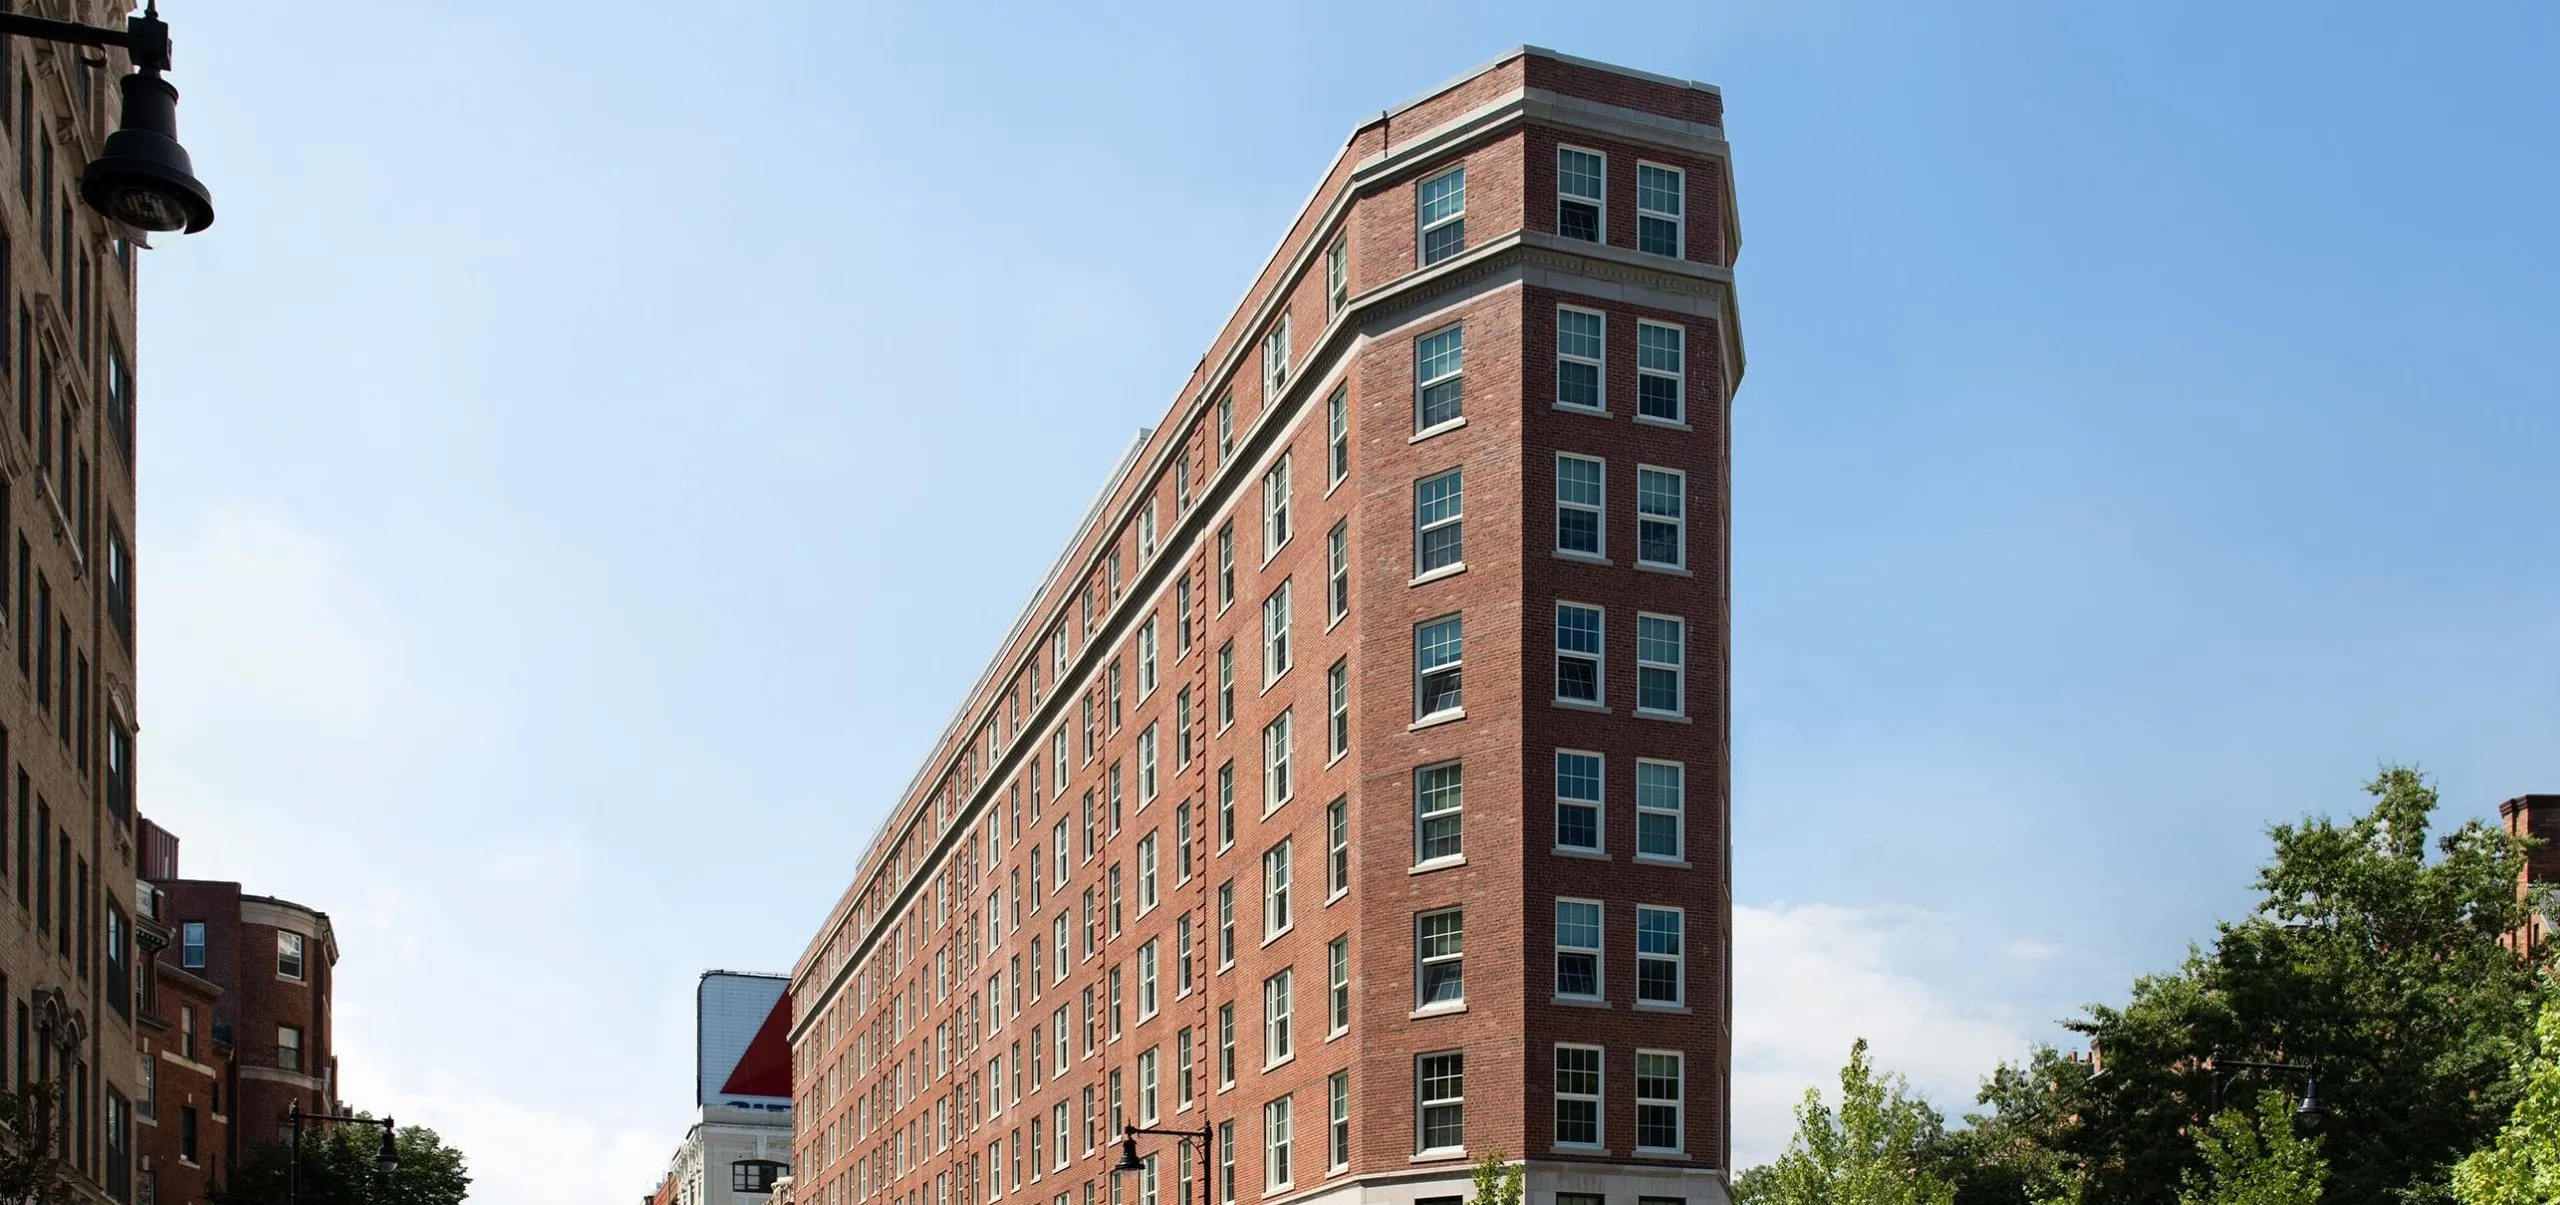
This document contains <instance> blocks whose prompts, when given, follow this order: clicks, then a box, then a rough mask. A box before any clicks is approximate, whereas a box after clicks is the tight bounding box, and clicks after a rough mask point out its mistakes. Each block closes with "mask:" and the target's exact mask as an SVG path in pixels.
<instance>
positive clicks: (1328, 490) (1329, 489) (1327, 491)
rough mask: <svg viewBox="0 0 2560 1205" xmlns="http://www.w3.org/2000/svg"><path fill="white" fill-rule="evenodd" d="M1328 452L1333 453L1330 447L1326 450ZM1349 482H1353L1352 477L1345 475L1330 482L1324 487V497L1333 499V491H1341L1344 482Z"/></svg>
mask: <svg viewBox="0 0 2560 1205" xmlns="http://www.w3.org/2000/svg"><path fill="white" fill-rule="evenodd" d="M1326 451H1327V452H1328V453H1329V452H1331V451H1332V449H1331V448H1330V447H1328V448H1327V449H1326ZM1349 480H1351V478H1350V476H1349V475H1348V474H1345V475H1343V476H1340V477H1336V478H1334V479H1333V480H1332V481H1330V482H1327V483H1326V484H1325V487H1324V496H1325V497H1327V498H1331V497H1333V491H1335V490H1338V489H1341V488H1342V483H1343V482H1345V481H1349Z"/></svg>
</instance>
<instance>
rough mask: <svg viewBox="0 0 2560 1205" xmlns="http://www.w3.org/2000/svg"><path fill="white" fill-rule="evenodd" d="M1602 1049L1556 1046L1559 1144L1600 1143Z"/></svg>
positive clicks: (1557, 1133) (1561, 1044)
mask: <svg viewBox="0 0 2560 1205" xmlns="http://www.w3.org/2000/svg"><path fill="white" fill-rule="evenodd" d="M1600 1099H1601V1097H1600V1048H1599V1047H1597V1046H1568V1045H1565V1044H1563V1043H1557V1045H1556V1145H1557V1146H1595V1147H1596V1146H1598V1145H1600Z"/></svg>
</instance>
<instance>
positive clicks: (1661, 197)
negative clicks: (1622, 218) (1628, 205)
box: [1636, 161, 1687, 259]
mask: <svg viewBox="0 0 2560 1205" xmlns="http://www.w3.org/2000/svg"><path fill="white" fill-rule="evenodd" d="M1686 179H1687V177H1686V175H1685V173H1683V172H1682V171H1681V170H1680V169H1679V168H1676V167H1664V166H1662V165H1661V164H1658V163H1645V162H1642V161H1638V162H1637V164H1636V250H1638V251H1642V252H1645V253H1646V254H1648V255H1668V256H1671V257H1673V258H1675V259H1676V258H1678V257H1679V256H1680V254H1681V250H1682V244H1683V239H1682V238H1681V233H1682V231H1681V224H1682V218H1681V210H1682V205H1681V198H1682V194H1683V193H1684V191H1685V188H1684V184H1685V182H1686Z"/></svg>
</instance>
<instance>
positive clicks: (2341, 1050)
mask: <svg viewBox="0 0 2560 1205" xmlns="http://www.w3.org/2000/svg"><path fill="white" fill-rule="evenodd" d="M2365 789H2366V791H2367V792H2368V793H2369V794H2370V795H2371V796H2372V798H2373V805H2372V807H2371V809H2370V810H2369V811H2367V812H2366V813H2365V814H2364V815H2362V816H2360V817H2357V818H2356V819H2354V820H2352V821H2350V822H2347V823H2344V824H2340V823H2336V822H2333V821H2331V820H2328V819H2325V818H2321V819H2311V820H2306V821H2304V822H2302V823H2301V824H2298V825H2296V824H2287V825H2278V826H2276V827H2275V828H2274V829H2272V830H2271V831H2270V833H2269V836H2270V837H2271V839H2272V842H2273V845H2274V857H2273V860H2272V861H2270V862H2269V863H2268V864H2267V865H2266V866H2264V867H2263V868H2261V869H2260V871H2259V873H2258V883H2257V886H2258V890H2259V895H2260V899H2259V904H2258V908H2257V910H2256V911H2255V913H2254V914H2253V915H2251V916H2250V917H2248V918H2247V919H2245V920H2241V921H2238V922H2233V923H2226V924H2223V925H2220V926H2218V931H2217V933H2216V936H2215V939H2214V942H2213V946H2212V948H2211V949H2210V950H2204V949H2191V950H2190V951H2189V952H2188V957H2187V959H2186V962H2185V964H2184V965H2183V966H2181V967H2180V968H2179V969H2178V970H2176V971H2175V972H2172V973H2169V974H2163V975H2151V976H2145V977H2143V978H2141V979H2138V980H2137V981H2135V984H2134V989H2133V995H2132V998H2131V999H2130V1000H2129V1001H2127V1002H2126V1003H2125V1004H2124V1005H2122V1006H2121V1007H2110V1006H2094V1005H2093V1006H2091V1007H2090V1009H2089V1010H2088V1012H2087V1014H2086V1015H2085V1016H2083V1017H2082V1018H2080V1019H2079V1020H2076V1021H2073V1022H2070V1023H2069V1027H2070V1028H2071V1029H2074V1030H2076V1031H2078V1032H2079V1033H2081V1034H2084V1035H2086V1036H2087V1037H2088V1039H2089V1041H2090V1044H2091V1046H2092V1047H2093V1048H2094V1049H2096V1050H2098V1051H2100V1052H2102V1053H2103V1055H2104V1071H2103V1072H2102V1073H2099V1074H2094V1075H2080V1076H2055V1077H2051V1079H2050V1084H2051V1086H2050V1087H2049V1088H2046V1087H2038V1086H2037V1085H2039V1084H2043V1083H2046V1082H2048V1081H2047V1080H2046V1079H2045V1078H2042V1077H2040V1076H2039V1075H2038V1074H2037V1071H2038V1068H2037V1067H2036V1066H2030V1067H2029V1068H2028V1069H2027V1075H2026V1081H2027V1082H2025V1083H2023V1084H2016V1083H2012V1084H2009V1085H2008V1086H2005V1087H2004V1086H2003V1080H2002V1078H2001V1077H2000V1076H1997V1075H1995V1076H1994V1077H1993V1081H1992V1083H1991V1084H1989V1085H1986V1087H1985V1089H1984V1095H1983V1103H1985V1104H1988V1105H1993V1106H1994V1113H1993V1115H1992V1116H1993V1117H1994V1118H1996V1119H1997V1124H1998V1125H2000V1126H2003V1127H2007V1132H2005V1133H2004V1134H2003V1135H2002V1137H2001V1141H2000V1142H1999V1143H1996V1144H1990V1145H1989V1149H1991V1150H1993V1151H1994V1152H1995V1153H1998V1152H2005V1154H2003V1156H2002V1157H2003V1159H2004V1160H2005V1161H2006V1164H2007V1165H2010V1166H2018V1165H2032V1164H2034V1163H2035V1161H2036V1158H2038V1157H2040V1156H2039V1155H2036V1154H2033V1152H2042V1153H2049V1154H2050V1155H2051V1156H2053V1162H2054V1163H2055V1164H2056V1165H2058V1166H2060V1167H2061V1168H2062V1169H2064V1170H2065V1171H2067V1172H2068V1173H2069V1174H2070V1175H2071V1176H2073V1177H2076V1180H2077V1182H2078V1183H2080V1184H2081V1185H2083V1186H2084V1187H2085V1196H2084V1198H2083V1199H2084V1201H2085V1203H2086V1205H2155V1203H2156V1202H2157V1201H2158V1200H2159V1197H2160V1193H2161V1192H2162V1190H2163V1187H2164V1186H2167V1185H2172V1184H2178V1183H2182V1182H2184V1181H2185V1180H2186V1178H2187V1176H2188V1174H2189V1173H2190V1172H2195V1171H2200V1170H2202V1169H2203V1168H2204V1164H2203V1162H2202V1154H2201V1152H2200V1151H2199V1148H2198V1147H2197V1145H2196V1144H2195V1142H2194V1141H2193V1140H2192V1135H2193V1134H2194V1133H2195V1132H2196V1130H2197V1129H2198V1128H2199V1127H2200V1126H2202V1125H2203V1124H2205V1120H2206V1119H2205V1114H2206V1112H2207V1111H2208V1110H2207V1103H2208V1102H2209V1100H2210V1096H2211V1091H2212V1079H2211V1076H2212V1073H2211V1072H2210V1071H2209V1070H2207V1069H2206V1060H2207V1059H2208V1058H2209V1057H2211V1056H2212V1055H2213V1054H2214V1053H2215V1052H2217V1051H2219V1052H2221V1053H2223V1054H2225V1055H2227V1056H2228V1057H2231V1058H2234V1059H2254V1060H2259V1061H2300V1060H2301V1059H2304V1058H2309V1057H2317V1058H2318V1059H2319V1060H2320V1061H2321V1068H2322V1070H2321V1083H2320V1087H2321V1095H2322V1097H2323V1100H2324V1102H2325V1103H2326V1104H2327V1106H2328V1108H2329V1116H2328V1118H2327V1120H2326V1122H2325V1123H2324V1124H2325V1127H2326V1130H2325V1133H2326V1135H2327V1138H2326V1142H2327V1148H2326V1149H2327V1150H2328V1152H2329V1156H2328V1158H2329V1163H2328V1182H2327V1183H2328V1187H2327V1196H2326V1197H2324V1198H2323V1200H2324V1201H2326V1202H2328V1203H2329V1205H2421V1203H2427V1202H2449V1201H2451V1200H2452V1199H2453V1198H2452V1196H2451V1192H2452V1186H2451V1176H2450V1171H2451V1168H2452V1165H2453V1163H2454V1162H2455V1161H2456V1160H2457V1159H2459V1158H2461V1157H2462V1156H2464V1155H2465V1154H2468V1153H2469V1152H2471V1151H2474V1150H2476V1149H2478V1148H2480V1147H2481V1146H2483V1145H2485V1144H2486V1143H2487V1142H2488V1141H2489V1140H2490V1138H2491V1136H2493V1135H2494V1134H2496V1133H2497V1131H2498V1128H2499V1126H2500V1125H2501V1124H2502V1123H2503V1122H2504V1120H2505V1118H2506V1116H2507V1114H2508V1112H2509V1110H2510V1108H2511V1107H2512V1106H2513V1105H2514V1104H2515V1102H2516V1099H2517V1091H2518V1084H2519V1081H2518V1078H2517V1076H2516V1075H2515V1073H2514V1068H2515V1067H2516V1065H2517V1064H2518V1062H2519V1059H2520V1058H2521V1057H2522V1055H2523V1053H2524V1051H2525V1049H2526V1047H2527V1044H2528V1043H2529V1041H2530V1036H2531V1032H2532V1025H2533V1018H2534V1007H2535V1000H2536V991H2537V989H2536V984H2535V978H2534V972H2533V969H2532V967H2531V966H2529V965H2528V964H2527V963H2526V962H2525V961H2524V960H2522V959H2519V958H2517V957H2516V956H2515V954H2514V953H2513V952H2512V951H2510V950H2509V949H2507V948H2506V947H2504V946H2503V945H2501V944H2500V938H2501V937H2503V936H2504V935H2506V934H2507V933H2509V932H2510V931H2512V930H2514V929H2515V928H2516V927H2517V926H2518V925H2519V924H2521V923H2522V922H2523V921H2524V920H2525V919H2526V917H2527V915H2528V914H2529V911H2530V909H2529V908H2528V906H2527V904H2526V903H2525V901H2523V900H2520V899H2519V898H2518V897H2517V893H2516V879H2517V876H2518V873H2519V872H2520V871H2521V869H2522V867H2523V856H2524V851H2523V844H2522V842H2520V841H2519V840H2518V839H2516V838H2514V837H2511V836H2509V835H2508V834H2506V833H2504V832H2502V831H2500V830H2499V829H2497V828H2495V827H2493V826H2491V825H2489V824H2487V823H2485V822H2483V821H2479V820H2473V821H2471V822H2468V823H2465V824H2463V825H2461V826H2460V827H2458V828H2456V829H2454V830H2453V831H2452V832H2450V833H2447V834H2445V835H2444V836H2443V837H2442V838H2441V839H2440V840H2437V841H2435V842H2433V843H2432V844H2433V848H2434V856H2433V857H2430V856H2429V846H2430V842H2429V840H2428V831H2429V826H2430V823H2431V821H2432V819H2433V817H2434V814H2435V811H2436V807H2437V799H2436V794H2435V791H2434V789H2433V788H2432V787H2430V786H2429V785H2428V784H2427V782H2426V780H2425V779H2424V778H2423V777H2422V776H2420V775H2419V774H2418V772H2417V771H2415V770H2412V769H2408V768H2405V767H2396V766H2395V767H2386V768H2385V769H2384V770H2383V771H2382V772H2381V773H2380V774H2379V775H2378V776H2377V777H2376V778H2375V779H2374V780H2373V781H2372V782H2370V783H2368V784H2366V788H2365ZM2004 1070H2013V1069H2004ZM2254 1086H2270V1087H2271V1086H2275V1085H2254ZM2013 1108H2014V1109H2016V1110H2018V1111H2017V1112H2015V1113H2012V1109H2013ZM1976 1128H1977V1129H1980V1128H1982V1126H1981V1125H1977V1126H1976ZM2033 1199H2034V1198H2033V1197H2031V1196H2027V1195H2023V1193H2019V1194H2017V1195H2010V1196H2006V1197H2000V1196H1993V1195H1985V1196H1980V1197H1975V1198H1972V1199H1970V1200H1968V1205H1975V1203H1976V1202H1977V1201H1978V1202H1980V1203H1981V1205H1990V1203H1991V1202H1994V1201H2002V1200H2005V1201H2010V1202H2025V1201H2030V1200H2033Z"/></svg>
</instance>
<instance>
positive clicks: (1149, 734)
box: [1138, 724, 1156, 807]
mask: <svg viewBox="0 0 2560 1205" xmlns="http://www.w3.org/2000/svg"><path fill="white" fill-rule="evenodd" d="M1155 798H1156V726H1155V725H1153V724H1149V725H1147V726H1146V727H1145V728H1144V729H1142V730H1140V731H1139V733H1138V806H1139V807H1145V806H1147V805H1148V804H1150V803H1153V802H1155Z"/></svg>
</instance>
